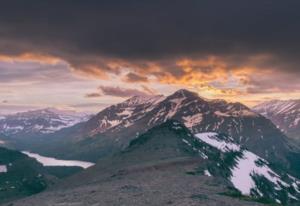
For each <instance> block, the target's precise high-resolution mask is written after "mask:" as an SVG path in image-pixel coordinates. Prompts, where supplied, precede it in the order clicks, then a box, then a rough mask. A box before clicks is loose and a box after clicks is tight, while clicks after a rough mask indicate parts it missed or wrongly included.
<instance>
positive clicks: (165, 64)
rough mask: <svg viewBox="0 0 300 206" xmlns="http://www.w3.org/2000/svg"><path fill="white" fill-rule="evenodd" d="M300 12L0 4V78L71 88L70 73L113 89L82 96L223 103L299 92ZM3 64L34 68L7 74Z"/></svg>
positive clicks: (148, 4) (272, 4)
mask: <svg viewBox="0 0 300 206" xmlns="http://www.w3.org/2000/svg"><path fill="white" fill-rule="evenodd" d="M299 8H300V2H299V1H287V2H283V1H280V0H274V1H265V0H253V1H240V0H227V1H219V0H201V1H199V0H187V1H180V0H173V1H161V0H152V1H139V0H128V1H121V0H89V1H79V0H64V1H51V0H44V1H40V0H27V1H26V2H25V1H24V2H22V1H18V0H10V1H4V2H1V7H0V13H1V18H0V72H1V75H0V80H1V82H2V83H3V82H7V83H8V82H12V80H13V81H17V82H18V81H29V80H37V81H56V82H64V83H67V82H71V81H75V79H76V78H75V77H73V76H72V77H70V75H71V74H70V73H72V75H73V74H77V75H79V76H84V77H85V78H93V79H95V78H96V79H97V78H98V79H101V80H107V81H110V82H113V84H112V85H110V86H105V87H100V89H97V90H96V92H92V93H87V94H86V97H103V96H105V95H113V96H117V97H128V96H132V95H137V94H142V95H144V94H151V93H156V91H154V90H153V89H152V88H150V87H149V84H151V83H152V84H163V85H170V87H172V85H176V86H178V87H188V88H191V89H194V90H197V91H199V92H200V93H201V92H204V93H205V94H208V95H210V96H213V97H221V98H223V97H224V98H235V99H237V98H236V97H238V96H245V95H263V94H265V95H268V94H270V93H279V94H281V95H282V94H284V93H287V92H288V93H295V94H299V93H300V84H299V83H298V82H299V80H298V79H299V77H300V69H299V65H300V58H299V55H300V42H299V36H300V27H299V24H300V12H299ZM9 61H18V62H22V61H26V62H27V63H26V66H28V62H32V61H33V62H34V64H33V63H32V64H33V67H28V68H24V69H11V68H9V66H10V64H7V63H5V62H9ZM24 65H25V64H24ZM36 65H38V66H36ZM66 67H67V68H68V71H66ZM70 71H71V72H70ZM112 76H113V78H112ZM76 81H77V80H76ZM116 82H117V83H118V84H116V85H117V86H116V85H114V84H115V83H116ZM122 84H124V85H126V86H124V87H122ZM129 84H131V86H128V85H129ZM98 85H99V84H98ZM134 85H138V86H139V88H140V89H130V88H133V86H134ZM121 88H123V89H121ZM81 96H84V95H82V94H81ZM89 99H90V98H89Z"/></svg>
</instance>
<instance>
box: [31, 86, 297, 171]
mask: <svg viewBox="0 0 300 206" xmlns="http://www.w3.org/2000/svg"><path fill="white" fill-rule="evenodd" d="M168 119H175V120H178V121H179V122H181V123H183V124H184V125H185V126H186V127H187V128H188V129H189V130H190V131H191V132H192V133H199V132H217V133H223V134H227V135H229V136H231V137H233V139H234V140H235V141H236V142H237V143H239V144H241V145H243V146H244V147H246V148H248V149H249V150H250V151H252V152H254V153H255V154H257V155H259V156H261V157H263V158H265V159H267V160H269V161H270V162H272V161H274V160H275V159H276V161H274V163H275V164H278V163H280V164H281V165H285V166H287V167H294V166H293V165H295V164H294V163H293V162H291V158H287V156H291V157H294V156H295V155H294V153H295V154H297V153H296V152H297V151H296V149H293V148H292V147H291V146H290V145H289V143H288V142H287V138H286V136H285V135H284V134H283V133H282V132H281V131H280V130H278V129H277V128H276V126H275V125H274V124H273V123H272V122H271V121H270V120H268V119H266V118H265V117H263V116H262V115H259V114H257V113H254V112H252V111H251V110H250V109H249V108H247V107H246V106H244V105H242V104H240V103H227V102H225V101H223V100H207V99H204V98H201V97H199V96H198V95H197V94H196V93H193V92H190V91H187V90H179V91H177V92H175V93H174V94H172V95H170V96H168V97H162V96H154V97H153V96H151V97H147V96H146V97H133V98H131V99H128V100H127V101H125V102H123V103H120V104H117V105H113V106H110V107H108V108H106V109H104V110H103V111H101V112H99V113H98V114H97V115H95V116H94V117H93V118H91V119H90V120H89V121H87V122H84V123H80V124H77V125H75V126H73V127H70V128H67V129H63V130H61V131H58V132H56V133H54V134H51V135H48V137H46V138H43V139H41V140H40V142H39V141H35V142H34V143H33V144H31V145H30V148H29V149H32V150H34V151H37V152H39V153H42V154H46V155H51V156H57V157H63V158H69V159H71V158H72V159H74V158H77V159H83V160H90V161H91V160H92V161H95V160H97V159H98V158H100V157H103V156H105V155H109V154H111V153H114V152H118V151H120V150H122V149H124V148H126V147H127V146H128V144H129V142H130V141H131V140H132V139H133V138H135V137H136V135H138V134H140V133H144V132H145V131H147V130H148V129H150V128H152V127H154V126H156V125H159V124H161V123H163V122H165V121H167V120H168ZM294 150H295V151H294ZM291 152H294V153H293V155H290V154H291ZM293 161H294V160H293ZM295 170H296V169H295Z"/></svg>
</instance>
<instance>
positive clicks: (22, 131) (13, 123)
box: [0, 108, 89, 138]
mask: <svg viewBox="0 0 300 206" xmlns="http://www.w3.org/2000/svg"><path fill="white" fill-rule="evenodd" d="M88 118H89V116H88V115H86V114H81V113H76V112H73V111H64V110H58V109H54V108H46V109H40V110H32V111H28V112H21V113H16V114H11V115H4V116H3V115H2V116H1V117H0V133H2V134H4V135H6V136H10V137H22V138H24V137H32V136H39V135H43V134H49V133H53V132H56V131H58V130H60V129H62V128H66V127H70V126H73V125H75V124H77V123H79V122H83V121H86V120H88Z"/></svg>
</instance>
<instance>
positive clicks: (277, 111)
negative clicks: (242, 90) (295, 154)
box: [253, 99, 300, 141]
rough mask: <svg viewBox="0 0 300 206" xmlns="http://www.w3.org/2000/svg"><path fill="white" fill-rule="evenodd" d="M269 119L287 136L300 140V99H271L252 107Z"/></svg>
mask: <svg viewBox="0 0 300 206" xmlns="http://www.w3.org/2000/svg"><path fill="white" fill-rule="evenodd" d="M253 110H254V111H256V112H258V113H260V114H262V115H264V116H265V117H266V118H268V119H270V120H271V121H272V122H273V123H274V124H275V125H276V126H277V127H278V128H279V129H280V130H281V131H283V132H284V133H285V134H286V135H287V136H289V137H291V138H294V139H296V140H298V141H300V100H299V99H298V100H284V101H281V100H272V101H267V102H263V103H261V104H259V105H257V106H255V107H254V108H253Z"/></svg>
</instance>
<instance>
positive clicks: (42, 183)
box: [0, 148, 50, 202]
mask: <svg viewBox="0 0 300 206" xmlns="http://www.w3.org/2000/svg"><path fill="white" fill-rule="evenodd" d="M0 165H6V167H7V172H5V173H0V202H5V201H8V200H11V199H16V198H20V197H25V196H28V195H32V194H35V193H38V192H41V191H43V190H44V189H45V188H46V187H47V185H48V184H49V183H50V182H49V179H48V178H47V177H45V169H44V168H43V166H42V165H41V164H39V163H38V162H36V161H35V160H33V159H31V158H29V157H27V156H26V155H24V154H22V153H20V152H16V151H12V150H8V149H5V148H0Z"/></svg>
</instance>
